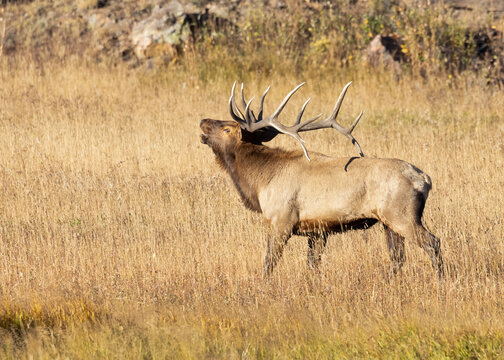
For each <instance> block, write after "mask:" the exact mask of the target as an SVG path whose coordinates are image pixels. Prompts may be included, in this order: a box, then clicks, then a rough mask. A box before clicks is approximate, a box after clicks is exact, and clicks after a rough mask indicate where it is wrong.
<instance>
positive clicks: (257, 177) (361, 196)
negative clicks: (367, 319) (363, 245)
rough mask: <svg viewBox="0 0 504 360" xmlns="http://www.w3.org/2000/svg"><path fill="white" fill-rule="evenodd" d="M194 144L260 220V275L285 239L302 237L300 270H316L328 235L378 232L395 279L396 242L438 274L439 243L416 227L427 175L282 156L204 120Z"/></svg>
mask: <svg viewBox="0 0 504 360" xmlns="http://www.w3.org/2000/svg"><path fill="white" fill-rule="evenodd" d="M200 127H201V129H202V131H203V134H202V135H201V141H202V143H204V144H207V145H208V146H210V147H211V148H212V150H213V152H214V154H215V156H216V160H217V163H218V164H219V165H220V166H221V167H222V168H223V169H224V170H225V171H227V172H228V173H229V175H230V176H231V178H232V179H233V182H234V184H235V187H236V188H237V190H238V193H239V194H240V197H241V199H242V201H243V203H244V204H245V206H246V207H247V208H249V209H251V210H253V211H257V212H260V213H263V215H264V217H265V218H266V220H268V222H269V223H270V225H271V227H272V230H273V235H272V237H271V239H270V240H269V241H268V253H267V256H266V260H265V270H264V271H265V274H269V273H271V271H272V270H273V267H274V266H275V264H276V262H277V261H278V260H279V258H280V256H281V254H282V251H283V247H284V245H285V244H286V243H287V241H288V239H289V238H290V236H291V235H293V234H299V235H307V236H308V237H309V242H308V244H309V252H308V264H309V265H310V267H313V266H316V265H317V264H318V262H319V260H320V257H321V255H322V251H323V249H324V245H325V239H326V237H327V235H328V234H330V233H336V232H344V231H346V230H350V229H357V228H368V227H370V226H372V225H373V224H374V223H376V222H377V221H380V222H382V223H383V224H384V225H385V227H386V233H387V241H388V245H389V248H390V251H391V259H392V260H393V262H394V267H393V269H394V271H395V272H396V271H398V270H399V269H400V268H401V266H402V263H403V262H404V248H403V247H404V238H408V239H413V240H416V242H417V243H418V245H419V246H420V247H422V248H423V249H424V250H425V251H426V252H427V253H428V254H429V256H430V257H431V259H432V262H433V265H434V266H435V267H436V269H437V270H438V273H439V274H441V272H442V257H441V250H440V242H439V239H438V238H436V237H435V236H434V235H432V234H431V233H430V232H428V231H427V230H426V229H425V228H424V227H423V225H422V221H421V218H422V213H423V209H424V206H425V202H426V200H427V196H428V193H429V191H430V189H431V181H430V178H429V176H428V175H427V174H425V173H423V172H422V171H421V170H419V169H418V168H416V167H415V166H413V165H411V164H409V163H406V162H404V161H401V160H397V159H370V158H331V157H328V156H324V155H321V154H315V153H312V157H311V158H312V160H311V161H308V160H307V159H306V158H305V157H304V155H303V153H302V152H301V151H285V150H282V149H275V148H269V147H267V146H264V145H260V144H253V143H249V142H246V141H243V140H242V130H241V129H240V126H239V125H238V124H237V123H236V122H233V121H220V120H211V119H204V120H202V121H201V124H200Z"/></svg>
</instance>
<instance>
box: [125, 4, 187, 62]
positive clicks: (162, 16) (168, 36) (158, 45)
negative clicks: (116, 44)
mask: <svg viewBox="0 0 504 360" xmlns="http://www.w3.org/2000/svg"><path fill="white" fill-rule="evenodd" d="M185 18H186V14H185V11H184V7H183V6H182V5H181V4H180V3H179V2H178V1H171V2H170V3H168V4H167V5H156V6H155V7H154V9H153V10H152V12H151V14H150V16H149V17H148V18H146V19H144V20H142V21H140V22H138V23H135V24H134V25H133V29H132V31H131V43H132V46H133V51H134V53H135V55H136V56H137V58H138V59H140V60H143V59H148V58H151V57H157V56H163V57H168V58H173V57H175V56H176V54H177V46H179V45H181V44H183V43H185V42H186V41H187V40H188V38H189V36H190V34H191V31H190V28H189V27H188V26H186V21H185Z"/></svg>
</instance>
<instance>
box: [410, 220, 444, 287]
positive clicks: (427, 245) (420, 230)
mask: <svg viewBox="0 0 504 360" xmlns="http://www.w3.org/2000/svg"><path fill="white" fill-rule="evenodd" d="M414 235H415V237H416V240H417V243H418V245H419V246H420V247H421V248H422V249H424V251H425V252H426V253H427V254H428V255H429V257H430V258H431V261H432V266H434V268H435V269H436V270H437V273H438V277H439V278H442V277H443V256H442V255H441V241H440V240H439V238H438V237H436V236H434V235H433V234H432V233H430V232H429V231H428V230H427V229H425V228H424V227H423V225H417V226H416V227H415V234H414Z"/></svg>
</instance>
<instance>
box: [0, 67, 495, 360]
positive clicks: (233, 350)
mask: <svg viewBox="0 0 504 360" xmlns="http://www.w3.org/2000/svg"><path fill="white" fill-rule="evenodd" d="M0 60H2V59H0ZM4 60H5V59H4ZM326 74H327V73H326ZM233 80H234V79H227V78H222V79H220V80H216V81H200V80H198V78H197V77H194V76H191V74H190V73H184V72H181V71H175V70H167V71H166V72H164V73H161V74H160V73H154V72H152V73H151V72H149V71H147V70H139V71H132V70H129V69H126V68H122V67H118V68H113V69H110V68H107V67H101V66H95V65H83V64H72V63H71V62H69V63H67V64H61V63H56V62H55V63H47V64H45V65H44V66H40V64H39V65H36V63H34V62H29V61H20V62H19V63H15V64H13V63H11V62H8V61H7V60H5V61H3V60H2V61H0V84H1V85H0V358H32V356H33V357H35V358H116V359H123V358H144V359H160V358H174V359H180V358H185V359H201V358H226V359H240V358H242V359H249V358H264V359H271V358H277V359H290V358H297V359H304V358H317V359H325V358H377V359H378V358H494V359H497V358H502V357H503V356H504V300H503V299H504V209H503V208H504V191H503V190H504V115H503V109H504V93H503V92H502V91H501V90H498V89H496V88H492V87H487V86H486V85H485V83H484V81H482V80H478V79H477V78H470V77H467V78H464V79H462V78H461V79H458V80H455V79H452V80H446V79H436V78H429V79H421V78H418V79H416V78H410V77H404V78H403V79H402V80H400V81H396V80H394V79H393V77H392V76H389V75H387V74H385V73H380V72H376V71H372V70H369V69H365V68H363V69H360V70H358V71H356V70H349V71H348V72H345V71H343V70H339V71H335V72H334V73H333V74H331V75H328V76H323V77H322V76H321V77H320V78H314V79H311V78H308V75H307V76H306V77H302V76H275V75H271V76H265V77H261V78H254V77H253V76H250V77H249V78H248V81H247V83H246V85H247V89H248V92H247V96H253V95H259V94H261V93H262V91H263V90H264V89H265V88H266V87H267V85H268V84H271V85H272V90H271V91H270V95H269V96H270V98H269V99H267V100H266V104H265V107H266V112H268V111H271V110H272V109H273V108H274V107H276V105H277V104H278V103H279V102H280V101H281V99H282V98H283V96H284V95H285V94H286V93H287V92H288V91H290V90H291V89H292V88H293V87H294V86H295V85H297V84H298V83H300V82H302V81H308V84H307V86H305V87H304V88H303V89H302V90H301V91H300V92H299V93H298V94H296V96H295V97H294V98H293V99H292V100H291V102H290V104H289V105H288V106H287V108H286V109H285V111H284V113H283V114H282V117H281V121H283V122H284V123H292V122H293V118H294V117H295V116H296V115H297V112H298V110H299V107H300V106H301V105H302V104H303V102H304V101H305V100H306V98H308V97H311V98H312V101H311V103H310V105H309V106H308V109H307V116H306V118H308V117H309V116H311V115H314V114H318V113H320V112H323V113H325V114H328V113H329V112H330V110H331V109H332V106H333V104H334V102H335V100H336V98H337V96H338V95H339V92H340V90H341V88H342V87H343V86H344V85H345V84H346V83H347V82H348V81H350V80H353V81H354V83H353V85H352V86H351V87H350V89H349V92H348V94H347V96H346V99H345V102H344V104H343V107H342V111H341V113H340V117H339V119H340V121H341V122H342V123H343V124H345V125H347V124H349V123H350V122H351V121H352V120H353V119H354V118H355V116H356V115H357V114H358V113H359V111H360V110H364V111H365V113H364V117H363V118H362V120H361V122H360V123H359V125H358V127H357V129H356V131H355V133H354V134H355V136H356V138H357V139H358V140H359V142H360V144H361V145H362V147H363V150H364V153H365V154H366V156H372V157H393V158H401V159H403V160H406V161H408V162H411V163H413V164H415V165H416V166H418V167H419V168H420V169H422V170H423V171H425V172H426V173H428V174H429V175H430V176H431V178H432V181H433V189H432V191H431V194H430V197H429V199H428V201H427V205H426V209H425V212H424V222H425V224H426V226H427V227H428V228H429V229H430V230H431V231H432V232H433V233H434V234H436V235H437V236H438V237H440V239H441V241H442V251H443V254H444V258H445V266H446V278H445V280H444V281H443V283H442V284H438V281H437V278H436V274H435V272H434V271H433V269H432V266H431V263H430V260H429V258H428V257H427V255H426V254H425V253H424V252H423V251H422V250H420V249H419V248H418V247H417V246H416V245H415V244H411V243H407V248H406V251H407V260H406V264H405V266H404V268H403V271H402V274H400V275H398V276H393V275H392V274H391V271H390V269H391V263H390V260H389V255H388V251H387V248H386V241H385V234H384V231H383V227H382V226H381V225H377V226H375V227H373V228H371V229H369V230H367V231H365V232H364V231H351V232H347V233H344V234H340V235H334V236H331V237H330V238H329V241H328V247H327V249H326V252H325V253H324V255H323V258H322V263H321V267H320V271H319V272H313V273H312V272H310V271H309V270H308V269H307V266H306V251H307V240H306V238H304V237H293V238H292V239H291V240H290V241H289V244H288V246H287V248H286V251H285V253H284V255H283V257H282V259H281V261H280V263H279V265H278V266H277V268H276V269H275V271H274V273H273V276H272V277H271V278H270V279H268V280H263V279H262V274H261V270H262V263H263V258H264V255H265V251H266V238H267V236H268V231H267V228H266V227H265V224H264V223H263V221H262V217H261V215H260V214H256V213H252V212H250V211H248V210H246V209H245V208H244V206H243V205H242V204H241V202H240V200H239V197H238V194H237V192H236V190H235V188H234V186H233V184H232V181H231V180H230V179H229V178H228V175H227V174H225V173H224V172H223V171H222V170H220V169H219V168H218V167H217V165H216V163H215V161H214V156H213V154H212V153H211V151H210V150H209V149H208V148H207V147H206V146H204V145H202V144H200V142H199V134H200V129H199V122H200V120H201V119H202V118H205V117H211V118H215V119H229V118H230V117H229V114H228V105H227V101H228V98H229V93H230V89H231V86H232V82H233ZM237 80H239V81H240V80H241V79H237ZM303 137H304V138H305V140H306V143H307V148H308V150H309V151H318V152H322V153H325V154H330V155H333V156H347V155H350V156H353V155H356V151H355V148H354V147H353V146H352V144H351V143H350V142H349V141H348V140H347V139H345V138H344V137H343V136H341V135H340V134H338V133H336V132H335V131H331V130H323V131H318V132H315V133H308V134H306V135H303ZM272 146H279V147H283V148H289V149H297V148H298V147H299V146H298V144H297V143H296V142H295V141H294V140H292V139H290V138H288V137H286V136H284V137H283V138H281V137H280V139H275V140H274V142H273V144H272Z"/></svg>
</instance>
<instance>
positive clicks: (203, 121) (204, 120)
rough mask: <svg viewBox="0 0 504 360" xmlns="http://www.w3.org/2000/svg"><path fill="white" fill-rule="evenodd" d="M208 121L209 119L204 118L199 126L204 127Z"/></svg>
mask: <svg viewBox="0 0 504 360" xmlns="http://www.w3.org/2000/svg"><path fill="white" fill-rule="evenodd" d="M207 122H208V119H203V120H201V121H200V123H199V126H200V128H203V126H204V125H205V124H206V123H207Z"/></svg>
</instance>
